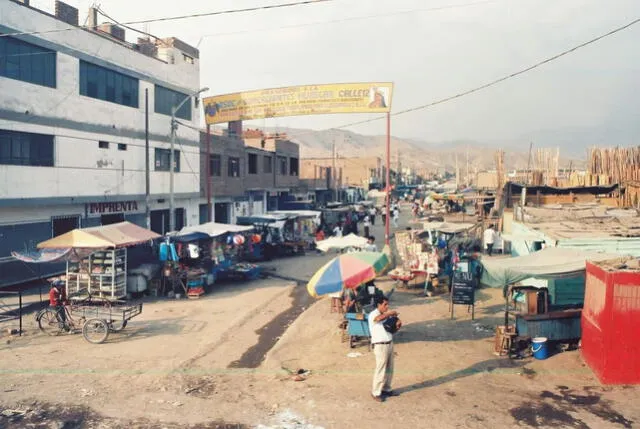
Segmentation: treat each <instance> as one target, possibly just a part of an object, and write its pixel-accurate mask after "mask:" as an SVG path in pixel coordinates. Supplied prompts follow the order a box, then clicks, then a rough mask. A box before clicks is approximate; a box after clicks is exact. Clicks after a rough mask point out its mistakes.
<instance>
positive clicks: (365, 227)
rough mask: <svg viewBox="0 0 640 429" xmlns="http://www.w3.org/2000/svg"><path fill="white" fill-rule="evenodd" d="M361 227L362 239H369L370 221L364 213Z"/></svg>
mask: <svg viewBox="0 0 640 429" xmlns="http://www.w3.org/2000/svg"><path fill="white" fill-rule="evenodd" d="M362 226H363V228H362V229H363V233H364V235H363V237H367V238H368V237H369V229H370V228H371V219H370V218H369V215H368V214H366V213H365V215H364V220H363V221H362Z"/></svg>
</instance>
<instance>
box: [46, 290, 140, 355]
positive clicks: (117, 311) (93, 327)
mask: <svg viewBox="0 0 640 429" xmlns="http://www.w3.org/2000/svg"><path fill="white" fill-rule="evenodd" d="M80 296H82V298H80V299H78V298H79V297H80ZM69 301H70V302H72V304H70V305H64V306H63V311H64V312H65V316H66V317H65V319H66V321H62V320H61V317H60V315H59V314H58V309H57V308H55V307H46V308H43V309H42V310H40V311H39V312H38V313H37V314H36V321H37V322H38V327H39V328H40V330H41V331H42V332H44V333H46V334H47V335H50V336H57V335H60V334H61V333H63V332H65V333H66V332H69V333H77V332H78V331H81V332H82V336H83V337H84V339H85V340H87V341H88V342H90V343H93V344H101V343H103V342H105V341H106V339H107V337H108V336H109V333H110V332H119V331H121V330H123V329H124V328H125V326H127V322H128V320H129V319H130V318H132V317H135V316H136V315H138V314H140V313H141V312H142V304H138V305H134V306H126V305H124V303H118V302H115V303H113V302H111V301H109V300H107V299H105V298H102V297H94V296H92V295H91V294H86V295H84V294H83V295H79V294H76V295H75V296H73V295H72V296H69ZM118 304H123V305H120V306H119V305H118ZM72 313H77V314H79V317H78V319H77V320H76V319H74V318H73V316H72ZM114 315H117V316H120V319H121V322H120V324H119V325H117V326H116V325H114V322H115V320H114Z"/></svg>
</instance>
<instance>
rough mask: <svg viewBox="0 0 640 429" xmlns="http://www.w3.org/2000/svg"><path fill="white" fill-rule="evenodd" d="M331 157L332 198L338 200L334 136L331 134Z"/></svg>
mask: <svg viewBox="0 0 640 429" xmlns="http://www.w3.org/2000/svg"><path fill="white" fill-rule="evenodd" d="M332 157H333V160H332V161H333V167H332V169H333V171H332V173H333V174H332V176H333V195H334V196H333V200H334V201H338V172H337V170H336V137H335V135H334V136H333V148H332Z"/></svg>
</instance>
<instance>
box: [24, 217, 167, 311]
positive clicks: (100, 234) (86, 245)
mask: <svg viewBox="0 0 640 429" xmlns="http://www.w3.org/2000/svg"><path fill="white" fill-rule="evenodd" d="M157 238H160V235H158V234H156V233H155V232H153V231H149V230H147V229H144V228H142V227H139V226H137V225H135V224H132V223H130V222H120V223H116V224H112V225H106V226H99V227H93V228H84V229H74V230H72V231H69V232H67V233H65V234H62V235H59V236H57V237H54V238H52V239H50V240H46V241H43V242H42V243H39V244H38V246H37V247H38V249H73V252H74V254H75V255H77V257H76V258H67V268H66V273H65V276H64V279H65V286H66V289H67V294H74V295H81V294H88V295H92V296H99V297H103V298H108V299H113V300H116V299H121V298H124V297H125V296H126V295H127V269H128V258H127V249H128V248H130V247H132V246H137V245H140V244H144V243H149V242H151V241H152V240H154V239H157Z"/></svg>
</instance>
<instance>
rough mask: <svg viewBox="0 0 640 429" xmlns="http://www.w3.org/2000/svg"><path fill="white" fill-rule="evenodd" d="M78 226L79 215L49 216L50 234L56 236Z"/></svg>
mask: <svg viewBox="0 0 640 429" xmlns="http://www.w3.org/2000/svg"><path fill="white" fill-rule="evenodd" d="M76 228H80V216H54V217H52V218H51V236H52V237H57V236H59V235H62V234H65V233H67V232H69V231H73V230H74V229H76Z"/></svg>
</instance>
